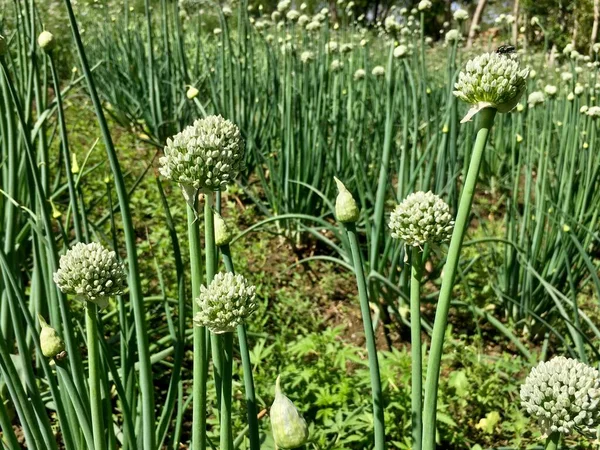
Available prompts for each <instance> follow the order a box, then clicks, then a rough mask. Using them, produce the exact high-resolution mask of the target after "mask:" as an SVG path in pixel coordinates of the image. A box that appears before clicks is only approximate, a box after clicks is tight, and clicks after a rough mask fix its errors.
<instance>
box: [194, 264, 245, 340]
mask: <svg viewBox="0 0 600 450" xmlns="http://www.w3.org/2000/svg"><path fill="white" fill-rule="evenodd" d="M255 292H256V288H255V287H254V286H251V285H250V283H248V280H246V278H244V277H243V276H242V275H234V274H232V273H231V272H227V273H218V274H217V275H216V276H215V278H214V280H213V281H212V282H211V283H210V284H209V285H208V287H206V286H201V287H200V296H199V297H198V298H197V299H196V302H197V303H198V306H199V307H200V311H199V312H198V314H196V317H194V322H196V324H197V325H199V326H204V327H207V328H208V329H209V330H210V331H212V332H213V333H228V332H231V331H234V330H235V328H236V327H237V326H238V325H239V324H241V323H242V322H243V321H244V320H245V319H246V318H247V317H248V316H250V314H252V313H253V312H254V311H255V310H256V307H257V304H256V301H255V299H256V293H255Z"/></svg>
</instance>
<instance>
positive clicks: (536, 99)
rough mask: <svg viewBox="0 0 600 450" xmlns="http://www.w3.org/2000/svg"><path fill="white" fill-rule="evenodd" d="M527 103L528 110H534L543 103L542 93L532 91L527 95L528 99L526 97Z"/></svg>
mask: <svg viewBox="0 0 600 450" xmlns="http://www.w3.org/2000/svg"><path fill="white" fill-rule="evenodd" d="M527 103H528V104H529V107H530V108H534V107H535V106H537V105H541V104H542V103H544V93H543V92H542V91H534V92H532V93H531V94H529V97H527Z"/></svg>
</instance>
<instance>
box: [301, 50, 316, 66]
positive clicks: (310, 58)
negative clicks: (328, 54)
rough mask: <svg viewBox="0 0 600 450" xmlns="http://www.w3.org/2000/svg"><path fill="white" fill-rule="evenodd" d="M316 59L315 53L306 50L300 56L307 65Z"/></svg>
mask: <svg viewBox="0 0 600 450" xmlns="http://www.w3.org/2000/svg"><path fill="white" fill-rule="evenodd" d="M314 59H315V54H314V53H313V52H311V51H310V50H306V51H304V52H302V53H301V54H300V60H301V61H302V62H303V63H304V64H306V63H308V62H310V61H313V60H314Z"/></svg>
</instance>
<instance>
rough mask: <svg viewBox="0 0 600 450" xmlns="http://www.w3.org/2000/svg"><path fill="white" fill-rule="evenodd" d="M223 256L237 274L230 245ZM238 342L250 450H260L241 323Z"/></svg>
mask: <svg viewBox="0 0 600 450" xmlns="http://www.w3.org/2000/svg"><path fill="white" fill-rule="evenodd" d="M219 248H220V250H221V253H222V255H223V262H224V263H225V269H227V271H228V272H231V273H235V269H234V267H233V259H232V258H231V252H230V249H229V245H223V246H221V247H219ZM237 334H238V340H239V343H240V356H241V357H242V369H243V371H244V392H245V397H246V413H247V416H248V435H249V437H250V450H260V434H259V432H258V416H257V414H258V412H257V409H256V394H255V393H254V376H253V375H252V363H251V362H250V351H249V350H248V337H247V335H246V325H245V324H243V323H241V324H240V325H238V327H237Z"/></svg>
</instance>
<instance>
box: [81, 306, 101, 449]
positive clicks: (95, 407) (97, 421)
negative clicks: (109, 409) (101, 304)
mask: <svg viewBox="0 0 600 450" xmlns="http://www.w3.org/2000/svg"><path fill="white" fill-rule="evenodd" d="M97 311H98V307H97V306H96V305H95V304H94V303H91V302H88V303H87V305H86V308H85V312H86V313H85V327H86V331H87V345H88V364H89V378H88V383H89V386H90V404H91V406H90V409H91V412H92V433H93V435H94V447H95V448H96V449H101V448H106V445H105V443H104V442H105V439H104V424H103V420H102V410H103V408H102V395H101V393H100V370H101V368H100V352H99V348H98V312H97Z"/></svg>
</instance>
